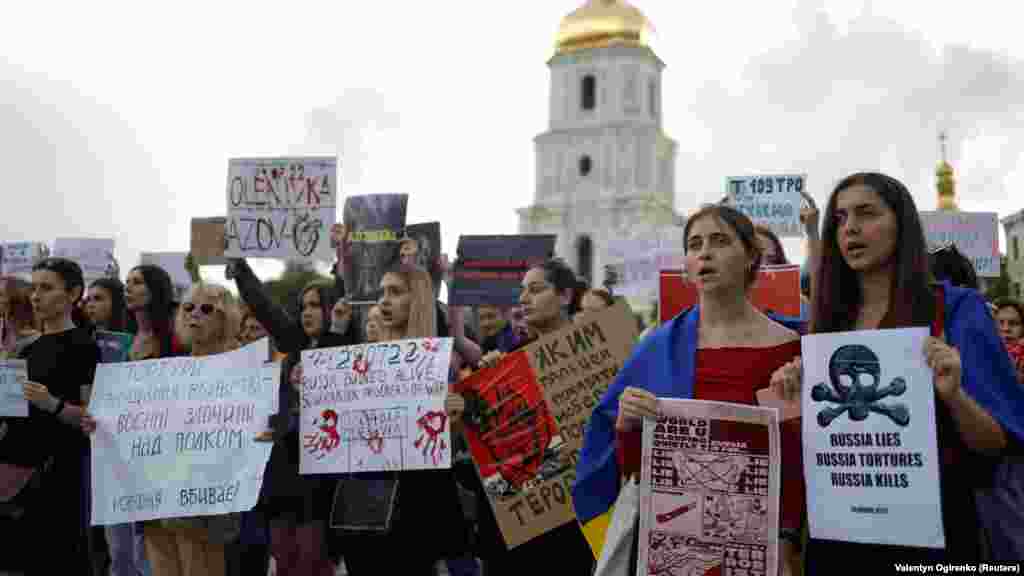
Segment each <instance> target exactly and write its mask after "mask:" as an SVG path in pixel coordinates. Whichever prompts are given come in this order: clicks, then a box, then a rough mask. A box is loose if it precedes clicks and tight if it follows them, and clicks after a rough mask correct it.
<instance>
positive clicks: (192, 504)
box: [89, 338, 280, 526]
mask: <svg viewBox="0 0 1024 576" xmlns="http://www.w3.org/2000/svg"><path fill="white" fill-rule="evenodd" d="M267 356H268V343H267V339H265V338H264V339H263V340H261V341H259V342H256V343H254V344H251V345H249V346H246V347H245V348H242V349H240V350H236V351H233V352H228V353H225V354H217V355H214V356H204V357H181V358H162V359H159V360H145V361H141V362H121V363H113V364H100V365H98V366H97V367H96V379H95V380H94V383H93V391H92V398H91V399H90V402H89V410H90V412H91V413H92V415H93V417H95V419H96V431H95V432H94V433H93V434H92V438H91V441H92V524H93V525H94V526H105V525H110V524H123V523H126V522H138V521H143V520H155V519H158V518H180V517H190V516H211V515H218V514H227V513H231V512H243V511H246V510H250V509H252V507H253V506H255V505H256V501H257V499H258V497H259V493H260V486H261V485H262V482H263V471H264V469H265V468H266V465H267V460H268V459H269V458H270V449H271V446H272V444H271V443H269V442H256V441H255V440H254V438H255V437H256V435H257V434H258V433H260V432H263V431H264V430H266V429H267V427H268V420H269V417H270V415H271V414H272V413H273V412H274V408H275V404H276V399H277V389H278V381H279V379H280V364H277V363H267V362H265V360H266V358H267Z"/></svg>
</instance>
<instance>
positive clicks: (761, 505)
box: [637, 398, 782, 576]
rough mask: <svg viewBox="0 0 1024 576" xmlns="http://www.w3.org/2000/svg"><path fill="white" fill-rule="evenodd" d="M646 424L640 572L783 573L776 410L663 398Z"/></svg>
mask: <svg viewBox="0 0 1024 576" xmlns="http://www.w3.org/2000/svg"><path fill="white" fill-rule="evenodd" d="M658 412H659V414H658V418H657V420H651V419H645V420H644V431H643V443H642V445H643V459H642V463H643V465H642V467H641V472H640V475H641V481H640V538H639V561H638V562H637V566H638V567H639V570H638V571H637V574H638V575H641V576H648V575H651V576H653V575H661V574H674V573H676V571H675V567H676V566H678V563H679V559H680V558H685V559H686V566H687V567H688V569H689V570H688V571H687V572H686V573H687V574H777V573H778V572H776V567H777V566H778V562H779V557H778V553H777V551H778V538H779V498H780V493H781V488H782V483H781V464H780V461H781V456H780V454H781V452H780V439H779V423H778V420H777V419H776V412H775V410H773V409H768V408H760V407H756V406H744V405H742V404H731V403H727V402H707V401H703V400H678V399H664V398H663V399H661V400H659V401H658Z"/></svg>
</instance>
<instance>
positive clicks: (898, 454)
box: [801, 328, 945, 548]
mask: <svg viewBox="0 0 1024 576" xmlns="http://www.w3.org/2000/svg"><path fill="white" fill-rule="evenodd" d="M928 335H929V332H928V329H927V328H901V329H894V330H870V331H856V332H839V333H832V334H817V335H812V336H804V337H803V338H802V340H801V344H802V357H803V386H802V393H801V412H802V414H803V419H802V426H803V450H804V478H805V480H806V483H807V516H808V522H809V527H810V536H811V537H812V538H817V539H824V540H838V541H844V542H858V543H864V544H887V545H895V546H918V547H927V548H943V547H944V546H945V536H944V529H943V523H942V506H941V500H940V491H939V459H938V441H937V437H936V424H935V401H936V400H935V386H934V377H933V374H932V371H931V369H930V368H929V367H928V365H927V363H926V362H925V356H924V344H925V340H926V339H927V338H928Z"/></svg>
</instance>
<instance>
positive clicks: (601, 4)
mask: <svg viewBox="0 0 1024 576" xmlns="http://www.w3.org/2000/svg"><path fill="white" fill-rule="evenodd" d="M651 30H653V26H652V25H651V22H650V21H649V20H648V19H647V17H646V16H644V15H643V12H640V10H637V9H636V8H635V7H633V6H631V5H629V4H628V3H627V2H625V1H624V0H588V1H587V3H586V4H584V5H583V6H581V7H580V8H578V9H576V11H574V12H573V13H571V14H569V15H568V16H566V17H565V18H563V19H562V24H561V25H560V26H559V27H558V37H557V39H556V41H555V51H556V53H558V54H565V53H567V52H573V51H576V50H584V49H587V48H603V47H605V46H611V45H613V44H623V45H627V46H647V37H648V35H649V34H650V32H651Z"/></svg>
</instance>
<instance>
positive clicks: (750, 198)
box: [726, 174, 807, 238]
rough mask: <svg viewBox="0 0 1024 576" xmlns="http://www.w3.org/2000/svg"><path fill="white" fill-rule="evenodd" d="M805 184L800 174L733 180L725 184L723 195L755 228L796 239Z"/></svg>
mask: <svg viewBox="0 0 1024 576" xmlns="http://www.w3.org/2000/svg"><path fill="white" fill-rule="evenodd" d="M806 180H807V177H806V176H804V175H802V174H791V175H782V176H734V177H730V178H729V179H728V180H726V194H727V195H728V198H729V202H730V203H731V204H732V206H733V207H734V208H736V209H738V210H739V211H740V212H743V213H744V214H746V215H747V216H749V217H750V219H751V220H753V221H754V223H755V224H762V225H764V226H767V227H768V228H770V229H771V230H772V232H775V234H777V235H778V236H779V237H781V238H799V237H800V236H801V235H802V234H803V232H802V226H801V225H800V206H801V205H802V204H803V191H804V189H805V187H806V186H805V184H806Z"/></svg>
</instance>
